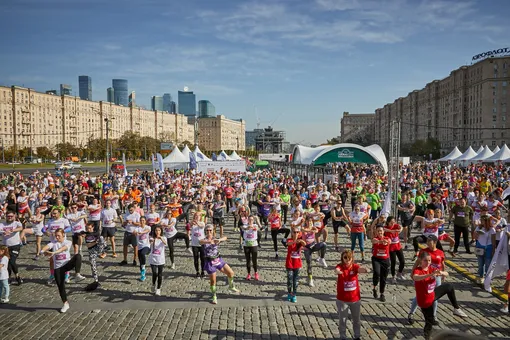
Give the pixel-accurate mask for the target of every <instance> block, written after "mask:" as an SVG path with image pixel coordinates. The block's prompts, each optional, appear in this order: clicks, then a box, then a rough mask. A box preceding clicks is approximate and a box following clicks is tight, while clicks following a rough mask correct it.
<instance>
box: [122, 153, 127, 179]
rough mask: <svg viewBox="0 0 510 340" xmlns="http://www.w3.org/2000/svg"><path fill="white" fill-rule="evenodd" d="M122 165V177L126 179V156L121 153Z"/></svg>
mask: <svg viewBox="0 0 510 340" xmlns="http://www.w3.org/2000/svg"><path fill="white" fill-rule="evenodd" d="M122 164H123V165H124V177H127V175H128V172H127V165H126V154H125V153H122Z"/></svg>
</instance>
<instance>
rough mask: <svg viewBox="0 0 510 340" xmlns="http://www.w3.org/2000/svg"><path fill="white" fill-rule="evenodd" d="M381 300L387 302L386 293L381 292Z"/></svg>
mask: <svg viewBox="0 0 510 340" xmlns="http://www.w3.org/2000/svg"><path fill="white" fill-rule="evenodd" d="M380 300H381V302H386V297H385V296H384V294H381V299H380Z"/></svg>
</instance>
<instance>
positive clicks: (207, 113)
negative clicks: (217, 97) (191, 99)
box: [198, 100, 216, 118]
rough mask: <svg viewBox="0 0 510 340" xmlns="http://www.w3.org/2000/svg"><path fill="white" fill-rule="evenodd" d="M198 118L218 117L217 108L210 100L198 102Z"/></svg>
mask: <svg viewBox="0 0 510 340" xmlns="http://www.w3.org/2000/svg"><path fill="white" fill-rule="evenodd" d="M198 116H199V117H201V118H207V117H215V116H216V108H215V107H214V105H213V104H212V103H211V102H210V101H208V100H199V101H198Z"/></svg>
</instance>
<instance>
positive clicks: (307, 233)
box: [301, 218, 328, 287]
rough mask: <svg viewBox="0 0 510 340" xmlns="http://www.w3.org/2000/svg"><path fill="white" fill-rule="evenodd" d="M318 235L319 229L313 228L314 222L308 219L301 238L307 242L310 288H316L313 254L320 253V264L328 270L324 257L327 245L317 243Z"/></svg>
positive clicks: (306, 257) (306, 256) (307, 267)
mask: <svg viewBox="0 0 510 340" xmlns="http://www.w3.org/2000/svg"><path fill="white" fill-rule="evenodd" d="M316 233H317V228H315V227H314V226H313V220H312V219H311V218H307V219H306V221H305V222H304V224H303V227H302V228H301V238H302V239H303V240H304V241H305V247H304V253H305V260H306V272H307V274H308V286H310V287H314V282H313V277H312V253H315V252H319V256H320V257H319V261H318V262H319V264H320V265H322V266H323V267H324V268H327V266H328V265H327V263H326V260H325V259H324V256H325V255H326V243H324V242H316V241H315V234H316Z"/></svg>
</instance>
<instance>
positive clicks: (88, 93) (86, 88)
mask: <svg viewBox="0 0 510 340" xmlns="http://www.w3.org/2000/svg"><path fill="white" fill-rule="evenodd" d="M78 89H79V92H80V99H82V100H92V78H90V77H89V76H79V77H78Z"/></svg>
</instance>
